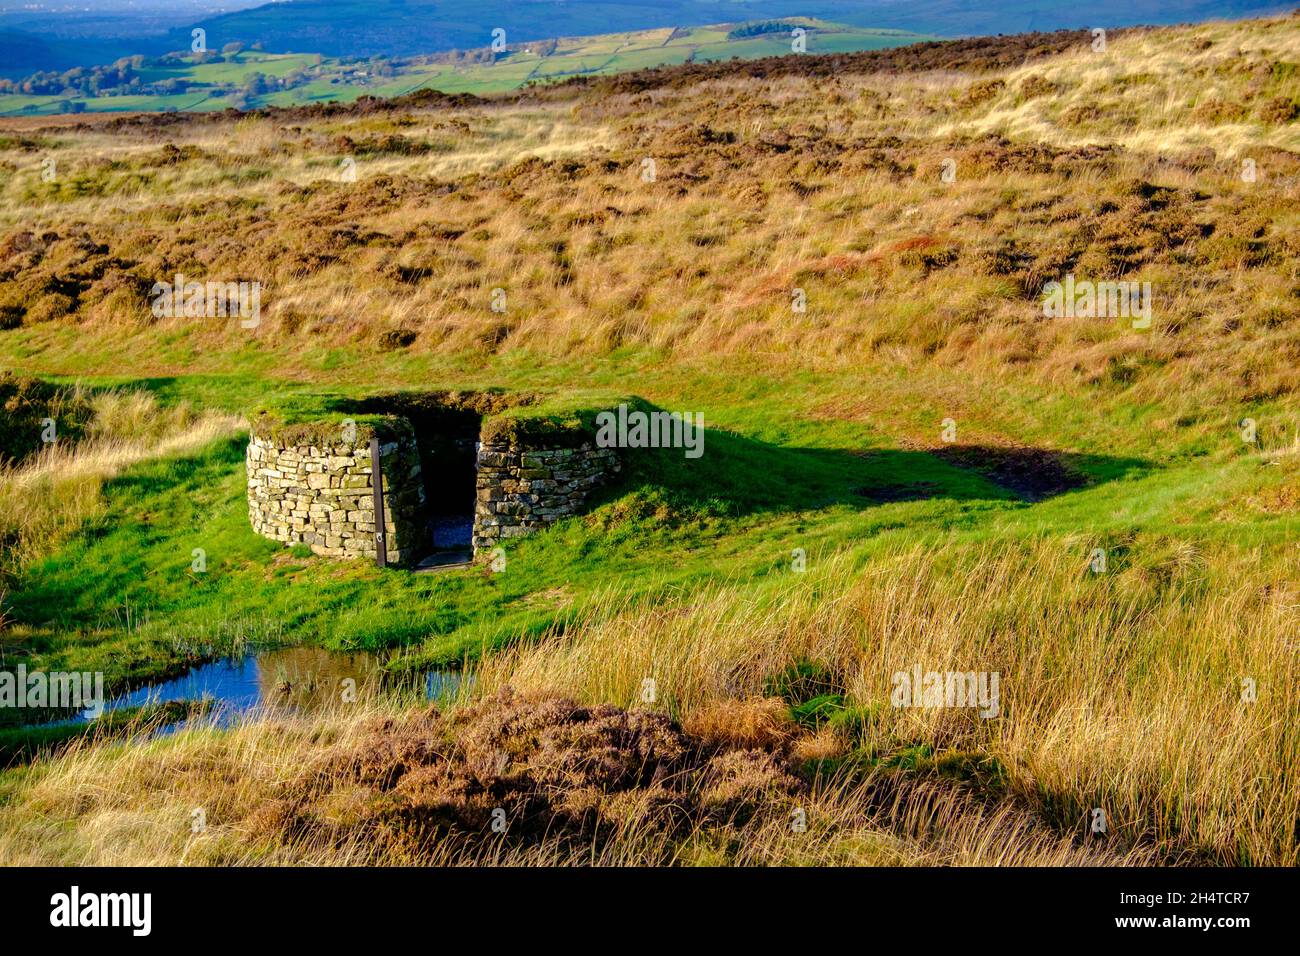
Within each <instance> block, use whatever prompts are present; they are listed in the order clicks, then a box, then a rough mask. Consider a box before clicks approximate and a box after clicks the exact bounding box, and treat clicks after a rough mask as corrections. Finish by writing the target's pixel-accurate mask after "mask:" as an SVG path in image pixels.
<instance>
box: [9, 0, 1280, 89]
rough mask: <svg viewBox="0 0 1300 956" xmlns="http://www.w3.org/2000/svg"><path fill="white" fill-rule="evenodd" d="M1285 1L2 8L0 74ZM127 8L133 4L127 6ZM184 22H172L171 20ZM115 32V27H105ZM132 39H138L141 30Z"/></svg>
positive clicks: (964, 22) (953, 24) (1047, 18)
mask: <svg viewBox="0 0 1300 956" xmlns="http://www.w3.org/2000/svg"><path fill="white" fill-rule="evenodd" d="M1292 6H1294V4H1287V3H1278V2H1276V0H1097V2H1094V3H1090V4H1080V3H1077V2H1067V0H1008V2H1003V3H997V4H972V3H970V2H969V0H866V2H862V0H642V2H636V0H622V2H620V0H286V2H282V3H272V4H267V5H264V6H259V7H254V8H251V9H244V10H237V11H234V12H231V13H227V14H222V15H217V16H211V17H204V18H201V19H199V20H198V21H197V22H195V23H188V22H187V23H186V25H184V26H171V27H170V28H167V29H162V30H159V29H157V26H158V25H157V21H156V17H154V18H153V19H151V20H150V21H149V22H148V26H149V27H150V29H147V30H146V29H143V26H144V21H143V20H142V29H141V30H139V31H137V32H136V33H135V34H133V35H128V36H124V35H123V33H124V31H123V26H122V22H121V20H120V18H115V19H114V21H113V22H114V24H115V26H114V27H113V28H112V31H111V34H110V33H109V32H104V33H103V34H101V35H96V34H94V33H93V32H92V33H86V32H85V31H86V30H87V29H89V28H87V27H83V28H82V36H81V38H80V39H79V40H78V42H77V43H75V44H69V43H67V42H66V34H65V33H64V32H63V31H61V30H60V29H59V26H58V25H59V23H60V21H59V19H58V17H57V16H52V17H48V18H47V22H49V23H50V26H49V27H48V28H45V29H44V30H43V29H41V28H40V27H39V26H38V24H39V23H40V22H43V21H33V20H31V19H30V18H26V19H23V20H21V21H20V22H19V24H18V26H16V27H15V24H14V23H11V22H10V21H8V20H6V19H5V18H4V17H0V74H2V75H5V76H9V77H15V76H20V75H24V74H27V73H31V72H33V71H34V70H64V69H67V68H69V67H72V66H91V65H96V64H104V63H108V62H111V61H112V60H113V59H114V58H116V57H119V56H124V55H129V54H132V53H141V54H145V55H149V56H157V55H159V54H162V53H167V52H170V51H175V50H188V49H189V48H190V42H191V34H190V31H191V29H192V28H193V27H194V26H201V27H202V28H203V29H204V30H205V31H207V46H208V48H209V49H220V48H221V47H222V46H223V45H225V44H226V43H230V42H234V41H239V42H242V43H245V44H250V45H251V44H253V43H258V44H260V45H261V48H262V49H264V50H266V51H268V52H272V53H286V52H295V53H320V54H323V55H325V56H331V57H370V56H376V55H387V56H415V55H419V54H423V53H436V52H440V51H445V50H456V49H460V50H464V49H473V48H478V47H486V46H488V45H489V44H490V43H491V40H492V30H493V29H495V28H501V29H503V30H505V31H506V39H507V42H511V43H514V42H522V41H530V40H540V39H550V38H554V37H562V36H586V35H593V34H608V33H618V32H625V31H634V30H647V29H653V28H657V27H666V26H683V27H690V26H702V25H704V24H710V23H729V22H737V21H742V20H759V19H768V18H774V17H788V16H808V17H818V18H821V19H825V20H831V21H835V22H838V23H845V24H850V25H854V26H869V27H881V28H893V29H901V30H908V31H911V32H916V33H924V34H938V35H942V36H962V35H977V34H979V35H984V34H997V33H1017V32H1023V31H1028V30H1055V29H1061V28H1077V27H1091V26H1112V27H1113V26H1124V25H1133V24H1139V23H1151V24H1168V23H1178V22H1190V21H1199V20H1205V19H1210V18H1213V17H1245V16H1252V15H1259V14H1261V13H1270V12H1278V11H1284V10H1287V9H1290V7H1292ZM122 16H123V17H128V18H129V15H128V14H125V13H124V14H122ZM174 22H175V21H173V23H174ZM102 29H103V30H104V31H108V29H109V28H108V27H107V26H104V27H103V28H102ZM132 37H133V38H132Z"/></svg>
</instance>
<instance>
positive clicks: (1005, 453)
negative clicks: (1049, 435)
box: [932, 445, 1088, 501]
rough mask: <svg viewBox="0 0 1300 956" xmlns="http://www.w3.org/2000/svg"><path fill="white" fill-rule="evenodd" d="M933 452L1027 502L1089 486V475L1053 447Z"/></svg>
mask: <svg viewBox="0 0 1300 956" xmlns="http://www.w3.org/2000/svg"><path fill="white" fill-rule="evenodd" d="M932 453H933V454H934V455H935V456H936V457H937V458H940V459H942V460H943V461H946V462H948V463H949V464H950V465H956V466H957V467H959V468H966V469H969V470H970V471H974V472H977V473H979V474H980V475H983V476H984V477H985V478H987V479H988V480H989V481H991V482H993V483H994V484H997V485H1000V486H1001V487H1003V488H1006V489H1007V490H1008V491H1011V492H1013V493H1015V494H1016V495H1017V496H1019V497H1021V498H1023V499H1024V500H1025V501H1042V500H1043V499H1045V498H1051V497H1054V496H1055V495H1059V494H1063V493H1064V492H1067V491H1072V490H1073V489H1075V488H1082V487H1083V486H1084V485H1086V484H1087V483H1088V476H1087V475H1084V474H1082V473H1080V472H1078V471H1076V470H1075V469H1074V468H1072V467H1070V465H1069V464H1068V463H1067V456H1066V454H1065V453H1064V452H1059V451H1056V450H1054V449H1051V448H1031V447H1029V446H1028V445H943V446H940V447H938V448H935V449H932Z"/></svg>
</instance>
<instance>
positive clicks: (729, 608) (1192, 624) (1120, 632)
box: [476, 542, 1300, 866]
mask: <svg viewBox="0 0 1300 956" xmlns="http://www.w3.org/2000/svg"><path fill="white" fill-rule="evenodd" d="M1086 554H1087V551H1086V549H1080V550H1074V549H1071V548H1063V547H1062V546H1061V545H1060V544H1059V543H1057V542H1045V543H1042V544H1036V545H1016V544H1014V543H1012V542H999V543H997V544H996V545H994V544H990V546H989V547H988V548H987V550H985V551H984V552H983V553H978V554H974V555H972V554H970V553H969V552H966V551H953V552H951V553H946V552H945V551H944V550H943V549H942V548H940V549H937V550H934V549H928V548H920V547H916V548H913V549H909V550H903V551H901V552H900V553H898V554H895V555H891V556H890V557H889V558H888V559H885V560H880V561H875V562H872V564H871V565H870V566H868V567H867V568H865V569H864V570H863V571H862V572H861V573H854V572H852V571H851V570H850V569H849V568H848V567H846V566H844V565H843V564H841V563H835V564H832V565H831V566H830V567H829V568H825V569H823V571H821V572H819V573H818V574H817V575H815V576H814V575H813V574H812V573H811V572H810V574H809V577H810V578H813V580H812V581H810V582H807V583H804V582H800V583H799V584H797V585H796V584H792V585H790V586H789V587H788V588H785V589H784V590H782V591H781V592H780V593H779V594H778V595H774V596H772V597H771V598H770V599H769V600H765V601H761V602H760V601H754V600H752V599H746V598H743V597H742V596H741V595H742V593H743V592H741V591H739V590H737V591H733V590H732V589H730V588H728V587H726V586H718V587H716V588H715V589H714V590H712V591H711V592H709V593H703V594H700V593H696V594H693V595H692V600H691V603H690V605H689V606H687V607H681V606H677V605H670V606H667V607H662V608H658V609H656V608H647V607H640V606H636V607H628V608H626V609H623V608H620V607H618V606H614V607H610V608H605V609H602V611H601V612H600V613H598V614H596V615H594V616H593V620H592V621H591V622H590V623H588V624H587V625H586V626H583V627H578V628H572V629H569V630H568V631H567V632H566V633H565V635H564V636H563V637H556V638H553V639H551V640H547V641H543V642H542V643H540V644H538V645H533V646H527V647H520V648H517V649H514V650H512V651H509V652H506V653H504V654H501V655H496V656H492V657H489V658H487V659H486V660H485V661H484V662H483V663H482V664H481V665H480V666H479V667H478V668H477V669H476V673H477V677H478V680H479V683H480V685H481V686H482V688H483V689H484V690H485V691H490V690H491V689H493V688H495V687H500V686H505V685H507V684H508V685H509V686H512V687H515V688H519V689H525V690H534V691H540V690H541V689H546V690H547V691H548V692H557V693H561V694H565V695H568V696H572V697H574V698H576V699H578V700H586V701H599V700H609V701H615V702H619V703H623V704H627V705H631V704H633V703H634V702H636V701H637V700H639V695H640V693H641V690H642V687H643V682H644V681H645V679H646V678H653V679H654V681H655V685H656V688H657V694H658V696H659V701H660V703H659V705H658V706H663V707H666V708H668V709H669V710H670V712H673V713H679V714H682V715H683V717H684V719H685V720H686V722H687V725H688V726H692V725H693V723H694V722H696V721H699V722H702V723H703V725H704V726H706V727H708V726H712V725H715V724H716V723H718V722H719V717H718V716H715V715H723V714H726V713H727V712H728V711H729V710H730V709H733V708H734V709H736V710H737V711H738V712H743V711H741V708H740V705H738V704H736V703H734V701H736V700H737V699H740V700H743V699H745V698H747V697H752V696H754V695H761V694H763V693H764V690H765V686H766V682H767V681H768V680H769V679H770V677H771V675H773V674H778V673H780V672H781V671H782V669H783V668H785V667H788V666H789V665H791V664H793V663H795V662H798V661H811V662H814V663H815V664H817V665H818V666H819V667H821V668H823V669H824V670H825V671H826V672H827V673H828V674H829V675H832V679H833V681H834V683H835V685H836V686H838V687H839V688H841V689H842V691H843V693H844V694H845V697H846V703H847V705H848V706H849V707H851V708H860V709H861V710H862V712H863V714H864V716H863V718H862V720H861V722H860V728H861V729H860V737H859V738H858V739H857V740H855V741H854V743H855V744H856V746H857V747H859V748H860V749H863V750H865V751H866V752H868V753H873V754H877V755H880V756H887V755H889V754H891V753H896V752H898V751H900V750H906V749H907V748H908V747H911V746H914V745H917V744H921V743H925V744H928V745H930V746H932V747H933V749H934V751H935V760H936V764H937V765H941V764H942V763H943V761H944V756H945V755H947V756H948V757H950V758H952V760H953V761H954V764H953V765H954V767H956V768H961V767H965V768H967V769H968V770H969V772H971V773H974V774H976V775H978V773H979V772H980V768H981V767H984V766H986V762H987V761H993V762H995V764H996V765H997V766H998V767H1000V768H1001V772H1002V774H1003V775H1004V777H1005V782H1004V785H1005V790H1006V792H1007V793H1008V794H1009V795H1011V796H1012V797H1015V798H1017V799H1018V800H1020V801H1023V805H1025V806H1028V807H1031V808H1033V809H1034V810H1036V811H1037V812H1039V813H1041V814H1043V815H1044V816H1045V817H1046V818H1047V819H1049V820H1051V821H1052V822H1053V824H1054V825H1056V826H1058V827H1060V828H1062V829H1063V830H1065V831H1073V832H1076V833H1079V834H1082V833H1084V832H1085V826H1086V822H1087V820H1088V819H1089V813H1090V811H1091V810H1092V809H1093V808H1102V809H1104V810H1105V812H1106V816H1107V819H1108V821H1109V832H1110V834H1111V835H1112V837H1113V838H1115V839H1116V840H1119V841H1121V842H1122V843H1127V844H1129V845H1135V846H1137V845H1140V846H1145V847H1148V848H1151V849H1154V850H1156V851H1158V852H1159V853H1160V854H1161V855H1163V856H1164V857H1166V858H1169V859H1201V860H1206V861H1212V862H1216V863H1223V864H1231V863H1244V862H1251V863H1256V864H1271V865H1280V866H1292V865H1295V864H1296V863H1297V862H1298V861H1300V840H1298V837H1297V831H1296V828H1295V821H1296V820H1297V818H1300V777H1298V776H1297V773H1296V768H1297V767H1298V766H1300V734H1297V730H1296V726H1295V723H1294V719H1293V718H1294V714H1295V713H1296V712H1297V706H1298V704H1300V699H1298V698H1297V693H1298V691H1297V688H1298V687H1300V681H1297V677H1300V647H1297V645H1296V642H1295V638H1294V634H1295V633H1296V626H1297V623H1298V622H1300V600H1298V599H1300V594H1298V593H1297V591H1296V588H1295V583H1294V582H1295V581H1297V580H1300V568H1298V567H1297V564H1296V558H1295V557H1294V556H1291V557H1290V558H1288V559H1287V561H1286V562H1284V564H1283V565H1282V566H1281V567H1280V568H1278V569H1276V570H1273V569H1271V568H1270V566H1269V565H1268V564H1266V563H1261V561H1260V559H1259V557H1258V556H1257V555H1252V554H1250V553H1249V552H1241V553H1236V552H1233V553H1230V554H1219V555H1216V556H1215V560H1213V561H1209V560H1207V558H1206V556H1204V555H1201V554H1199V553H1198V552H1197V551H1196V550H1195V549H1194V548H1193V547H1191V546H1189V545H1182V544H1175V545H1170V546H1169V548H1168V550H1167V552H1166V553H1165V554H1164V555H1163V556H1162V557H1161V558H1160V559H1159V560H1158V561H1156V562H1155V563H1153V564H1149V565H1143V566H1134V567H1127V568H1122V569H1113V570H1112V572H1111V573H1110V574H1109V575H1107V576H1105V577H1101V576H1094V575H1092V574H1091V573H1090V572H1089V571H1088V569H1087V566H1086V558H1085V557H1084V556H1085V555H1086ZM842 580H849V581H852V582H853V583H852V584H851V585H850V586H849V587H848V588H847V590H844V591H843V592H842V593H841V589H840V588H839V587H837V586H836V585H835V583H834V582H837V581H842ZM819 584H820V586H819ZM914 665H920V666H921V667H922V669H923V670H925V671H931V670H934V671H941V672H942V671H949V670H954V671H972V670H974V671H990V672H993V671H996V672H998V673H999V674H1000V686H1001V714H1000V716H999V717H998V718H996V719H990V720H985V719H982V718H980V717H978V716H975V715H974V714H973V713H972V712H971V711H969V710H953V709H943V708H938V709H924V710H917V709H897V708H893V707H891V706H889V693H890V688H891V684H890V677H891V675H892V674H893V673H895V672H898V671H910V670H911V669H912V667H913V666H914ZM1246 678H1249V679H1251V680H1253V681H1254V686H1255V688H1256V691H1257V694H1258V699H1257V700H1256V701H1255V702H1253V703H1248V702H1245V701H1244V700H1243V695H1242V686H1243V685H1242V681H1243V679H1246ZM697 715H699V716H697ZM723 719H724V720H725V718H723ZM744 719H752V717H750V718H738V720H737V722H738V723H740V724H741V725H742V726H743V721H744Z"/></svg>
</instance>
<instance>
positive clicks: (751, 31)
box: [727, 20, 794, 40]
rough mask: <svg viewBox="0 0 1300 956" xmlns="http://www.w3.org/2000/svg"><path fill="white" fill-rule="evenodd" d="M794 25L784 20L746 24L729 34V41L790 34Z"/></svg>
mask: <svg viewBox="0 0 1300 956" xmlns="http://www.w3.org/2000/svg"><path fill="white" fill-rule="evenodd" d="M793 27H794V24H792V23H787V22H786V21H784V20H764V21H763V22H761V23H744V24H741V25H740V26H738V27H736V28H735V29H734V30H732V31H730V32H729V33H728V34H727V39H728V40H743V39H745V38H746V37H757V36H762V35H763V34H764V33H788V32H789V31H790V30H791V29H792V28H793Z"/></svg>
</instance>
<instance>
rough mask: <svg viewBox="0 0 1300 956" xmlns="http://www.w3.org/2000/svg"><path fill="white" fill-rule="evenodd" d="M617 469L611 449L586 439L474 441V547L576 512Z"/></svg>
mask: <svg viewBox="0 0 1300 956" xmlns="http://www.w3.org/2000/svg"><path fill="white" fill-rule="evenodd" d="M620 469H621V463H620V461H619V458H618V452H617V451H615V450H614V449H612V448H597V447H595V446H594V445H592V444H591V443H590V442H588V443H584V444H582V445H581V446H579V447H577V448H527V447H520V446H517V445H513V444H483V445H481V446H479V451H478V479H477V483H478V493H477V496H476V501H475V506H474V539H473V541H474V551H475V553H477V552H479V551H482V550H485V549H490V548H494V547H496V546H497V545H498V544H500V543H501V541H502V540H504V539H507V538H517V537H521V536H522V535H526V534H529V533H531V532H533V531H535V530H537V529H539V528H544V527H546V526H547V525H548V524H551V523H552V522H554V521H558V520H559V519H560V518H563V517H566V516H568V515H572V514H577V513H578V512H580V511H582V510H583V508H584V506H585V505H586V503H587V500H588V498H589V497H590V495H591V492H592V491H594V490H595V489H596V488H597V487H599V486H600V485H601V484H603V483H604V482H606V481H608V480H609V479H610V478H612V477H613V476H614V475H615V474H616V473H617V472H618V471H619V470H620Z"/></svg>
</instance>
